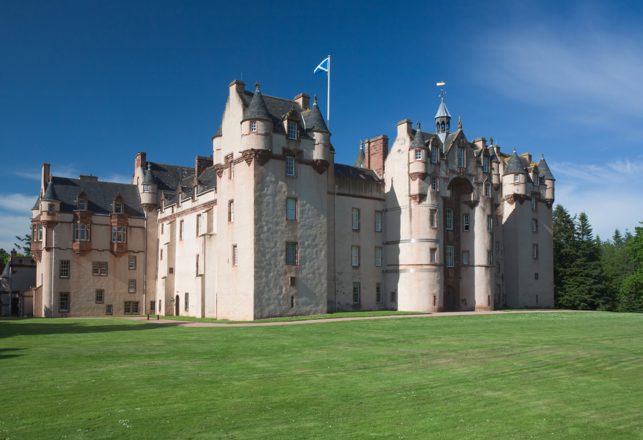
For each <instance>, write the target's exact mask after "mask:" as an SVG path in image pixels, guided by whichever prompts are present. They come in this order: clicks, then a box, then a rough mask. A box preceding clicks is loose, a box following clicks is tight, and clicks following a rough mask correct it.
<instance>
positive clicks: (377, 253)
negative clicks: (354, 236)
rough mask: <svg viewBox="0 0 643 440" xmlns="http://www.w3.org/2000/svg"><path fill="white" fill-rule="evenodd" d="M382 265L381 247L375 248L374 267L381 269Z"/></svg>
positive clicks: (382, 251)
mask: <svg viewBox="0 0 643 440" xmlns="http://www.w3.org/2000/svg"><path fill="white" fill-rule="evenodd" d="M383 264H384V249H383V248H382V246H375V267H382V266H383Z"/></svg>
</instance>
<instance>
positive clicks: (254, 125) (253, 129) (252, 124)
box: [250, 121, 257, 133]
mask: <svg viewBox="0 0 643 440" xmlns="http://www.w3.org/2000/svg"><path fill="white" fill-rule="evenodd" d="M250 131H251V132H252V133H256V132H257V121H250Z"/></svg>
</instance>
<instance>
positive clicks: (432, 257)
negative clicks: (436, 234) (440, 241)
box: [429, 248, 438, 263]
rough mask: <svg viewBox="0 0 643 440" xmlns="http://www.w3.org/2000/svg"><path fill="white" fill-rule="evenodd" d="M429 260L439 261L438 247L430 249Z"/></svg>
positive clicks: (432, 261)
mask: <svg viewBox="0 0 643 440" xmlns="http://www.w3.org/2000/svg"><path fill="white" fill-rule="evenodd" d="M429 261H430V262H431V263H437V262H438V248H431V249H429Z"/></svg>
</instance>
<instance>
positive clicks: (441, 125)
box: [440, 122, 444, 131]
mask: <svg viewBox="0 0 643 440" xmlns="http://www.w3.org/2000/svg"><path fill="white" fill-rule="evenodd" d="M440 130H441V131H444V122H442V124H440Z"/></svg>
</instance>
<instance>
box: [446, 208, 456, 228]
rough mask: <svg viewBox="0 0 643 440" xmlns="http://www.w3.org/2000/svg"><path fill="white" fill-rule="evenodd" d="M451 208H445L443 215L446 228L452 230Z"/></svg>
mask: <svg viewBox="0 0 643 440" xmlns="http://www.w3.org/2000/svg"><path fill="white" fill-rule="evenodd" d="M453 215H454V213H453V208H447V210H446V213H445V216H446V221H445V223H446V225H445V227H446V230H447V231H453Z"/></svg>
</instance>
